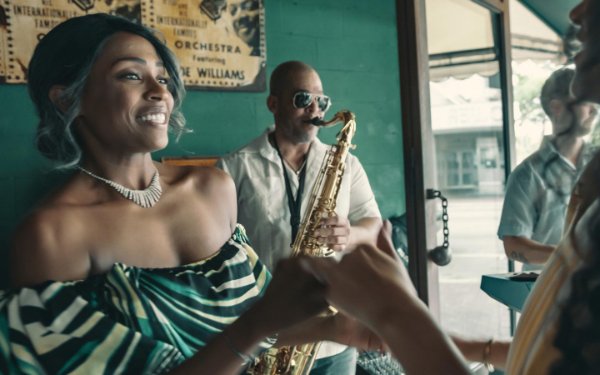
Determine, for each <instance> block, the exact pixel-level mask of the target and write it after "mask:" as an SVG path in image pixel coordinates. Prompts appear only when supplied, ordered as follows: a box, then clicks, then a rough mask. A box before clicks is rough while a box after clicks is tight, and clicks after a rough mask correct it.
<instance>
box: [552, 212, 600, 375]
mask: <svg viewBox="0 0 600 375" xmlns="http://www.w3.org/2000/svg"><path fill="white" fill-rule="evenodd" d="M597 211H598V210H594V211H592V212H591V214H593V215H597ZM590 222H591V225H587V227H585V228H584V231H585V236H586V237H588V238H587V239H586V240H587V241H586V242H588V243H590V244H591V246H590V248H589V249H587V250H588V251H586V252H584V254H583V256H584V261H583V265H582V266H581V268H579V269H578V270H577V271H575V272H574V273H573V275H572V276H571V279H570V291H569V294H568V297H567V299H566V300H565V301H564V303H563V305H562V306H561V312H560V315H559V320H558V329H557V333H556V337H555V339H554V346H555V347H556V348H557V349H558V350H559V351H560V353H561V357H560V358H559V359H558V360H557V361H556V362H555V363H554V364H553V365H552V367H551V369H550V374H551V375H559V374H560V375H562V374H577V375H587V374H600V219H599V218H597V217H596V218H594V219H593V220H590ZM573 243H575V244H576V241H575V240H574V241H573Z"/></svg>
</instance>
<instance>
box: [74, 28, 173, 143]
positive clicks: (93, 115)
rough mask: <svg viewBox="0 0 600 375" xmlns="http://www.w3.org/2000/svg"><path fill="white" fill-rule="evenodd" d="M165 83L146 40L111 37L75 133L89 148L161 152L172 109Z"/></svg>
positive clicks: (84, 97)
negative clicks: (77, 132)
mask: <svg viewBox="0 0 600 375" xmlns="http://www.w3.org/2000/svg"><path fill="white" fill-rule="evenodd" d="M168 82H169V77H168V74H167V72H166V69H165V67H164V64H163V62H162V60H161V59H160V57H159V56H158V54H157V53H156V50H155V49H154V47H153V46H152V44H150V42H148V41H147V40H146V39H144V38H143V37H141V36H138V35H135V34H130V33H124V32H119V33H116V34H114V35H113V36H111V37H110V38H109V40H108V41H107V43H106V44H105V46H104V48H103V50H102V52H101V54H100V56H99V57H98V59H97V60H96V62H95V63H94V65H93V66H92V70H91V73H90V76H89V77H88V80H87V82H86V85H85V88H84V92H83V95H82V101H81V109H80V114H79V117H78V128H77V129H78V131H79V134H80V135H81V136H82V137H83V138H84V139H85V141H86V145H87V146H88V147H87V148H88V149H89V148H90V147H95V148H100V149H102V150H105V151H107V152H113V153H116V154H132V153H144V152H151V151H155V150H158V149H162V148H164V147H165V146H166V145H167V143H168V134H167V130H168V125H169V117H170V115H171V111H172V109H173V96H172V95H171V93H170V92H169V90H168V87H167V86H168Z"/></svg>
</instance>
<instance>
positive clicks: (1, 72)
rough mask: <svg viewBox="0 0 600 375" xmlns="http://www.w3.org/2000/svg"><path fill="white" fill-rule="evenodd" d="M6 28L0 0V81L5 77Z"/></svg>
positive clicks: (6, 24)
mask: <svg viewBox="0 0 600 375" xmlns="http://www.w3.org/2000/svg"><path fill="white" fill-rule="evenodd" d="M7 28H8V20H7V19H6V12H5V11H4V5H3V4H2V3H1V2H0V83H3V82H5V77H6V65H5V55H6V35H7V34H6V32H7V31H8V30H7Z"/></svg>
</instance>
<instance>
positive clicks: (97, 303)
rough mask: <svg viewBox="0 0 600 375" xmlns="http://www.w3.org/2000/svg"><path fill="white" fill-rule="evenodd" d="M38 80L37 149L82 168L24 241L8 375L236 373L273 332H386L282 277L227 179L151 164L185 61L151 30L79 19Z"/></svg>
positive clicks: (18, 248) (37, 63) (2, 310)
mask: <svg viewBox="0 0 600 375" xmlns="http://www.w3.org/2000/svg"><path fill="white" fill-rule="evenodd" d="M28 85H29V92H30V96H31V98H32V100H33V103H34V105H35V108H36V110H37V113H38V116H39V119H40V122H39V125H38V131H37V139H36V141H37V147H38V149H39V151H40V152H41V153H42V154H43V155H45V156H46V157H48V158H49V159H50V160H52V161H54V162H56V163H57V166H58V167H60V168H63V169H67V168H71V169H72V171H73V173H72V175H71V176H70V178H69V179H68V180H67V181H66V183H65V184H64V185H62V186H60V187H59V188H58V189H57V190H56V191H54V192H52V193H51V194H50V195H48V196H47V197H46V198H45V199H44V200H43V201H42V202H40V204H39V205H38V206H37V207H36V208H35V209H34V210H33V211H32V212H31V213H30V214H29V215H28V216H27V217H26V218H25V219H24V220H23V222H22V223H20V224H19V226H18V228H17V230H16V233H15V235H14V240H13V244H12V249H11V267H10V271H11V280H12V285H13V287H14V288H13V289H11V290H9V291H3V292H0V322H1V324H0V332H1V335H0V373H3V374H9V373H10V374H17V373H48V374H66V373H74V372H75V373H98V372H102V373H111V374H113V373H114V374H117V373H128V374H142V373H143V374H147V373H152V374H159V373H172V374H190V373H197V374H235V373H239V372H240V371H241V370H242V366H244V365H245V364H247V363H248V362H250V361H252V357H253V355H254V354H256V353H257V352H258V351H260V350H261V348H267V347H270V346H272V345H273V344H274V343H275V341H276V340H275V338H274V335H276V334H279V341H278V344H281V345H290V344H299V343H304V342H311V341H315V340H322V339H332V340H339V341H343V342H345V343H347V344H352V345H357V346H359V347H362V346H363V344H364V343H367V342H368V341H366V340H369V339H374V337H372V335H371V334H370V332H368V331H367V330H365V329H362V327H361V326H360V325H359V324H358V323H356V322H355V321H354V320H352V319H349V318H345V317H344V316H343V315H341V314H338V315H336V316H334V317H320V316H318V315H317V314H318V313H320V312H321V311H323V310H324V309H325V308H326V306H327V304H326V303H325V301H324V298H323V287H322V285H320V284H319V283H318V282H317V281H316V280H315V279H314V277H312V275H310V274H308V273H307V272H305V271H303V270H302V269H301V268H300V267H299V266H298V265H295V264H293V263H292V262H290V261H287V260H282V261H281V262H280V264H279V267H278V270H277V271H276V272H275V274H274V276H273V277H272V276H271V274H270V273H269V271H268V270H267V269H266V268H265V267H264V266H263V264H262V263H261V262H260V261H259V260H258V258H257V256H256V254H255V253H254V251H253V250H252V248H251V247H250V246H249V244H248V238H247V237H246V234H245V231H244V229H243V227H241V226H240V225H238V224H237V206H236V199H235V186H234V184H233V182H232V180H231V178H230V177H229V176H228V175H227V174H226V173H224V172H222V171H220V170H218V169H216V168H194V167H175V166H168V165H163V164H161V163H157V162H155V161H153V160H152V157H151V153H152V152H153V151H156V150H160V149H162V148H164V147H166V145H167V144H168V141H169V136H168V132H169V129H170V130H172V131H173V132H174V133H175V134H176V135H179V134H181V133H183V132H185V126H184V125H185V121H184V118H183V115H182V114H181V112H180V109H179V108H180V104H181V101H182V99H183V96H184V87H183V83H182V80H181V77H180V73H179V66H178V63H177V61H176V60H175V58H174V56H173V54H172V53H171V51H170V50H169V49H168V48H167V47H166V46H165V45H164V44H163V43H162V42H161V41H160V40H159V39H158V38H157V37H156V36H155V35H154V33H153V32H152V31H151V30H149V29H147V28H146V27H144V26H141V25H139V24H135V23H132V22H130V21H128V20H126V19H124V18H121V17H116V16H111V15H107V14H92V15H87V16H82V17H75V18H72V19H69V20H67V21H65V22H63V23H61V24H60V25H58V26H57V27H55V28H54V29H52V30H51V31H50V32H49V33H48V34H47V35H46V36H45V37H44V38H43V39H42V40H41V41H40V42H39V44H38V46H37V47H36V49H35V52H34V54H33V57H32V59H31V62H30V65H29V75H28ZM287 329H289V330H287ZM373 342H376V341H373Z"/></svg>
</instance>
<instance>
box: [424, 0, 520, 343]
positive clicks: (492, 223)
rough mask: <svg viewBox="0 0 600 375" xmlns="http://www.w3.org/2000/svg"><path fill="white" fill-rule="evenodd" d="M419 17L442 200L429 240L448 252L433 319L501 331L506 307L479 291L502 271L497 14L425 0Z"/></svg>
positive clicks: (464, 3)
mask: <svg viewBox="0 0 600 375" xmlns="http://www.w3.org/2000/svg"><path fill="white" fill-rule="evenodd" d="M425 15H426V25H427V28H426V29H427V45H428V56H429V61H428V62H429V64H428V65H429V101H430V110H431V135H432V137H431V138H429V139H427V138H424V139H423V142H430V143H431V146H430V148H431V150H432V153H433V158H432V161H433V163H434V165H433V166H432V167H435V169H436V171H437V173H436V175H435V176H436V177H437V179H436V180H435V181H434V186H436V188H435V190H438V191H439V192H440V193H439V194H440V195H441V196H443V197H444V198H446V199H447V208H446V209H447V213H446V214H445V215H444V212H443V210H442V207H441V206H440V207H439V208H436V209H435V211H436V213H437V214H436V219H437V225H436V226H435V228H436V229H437V233H436V236H437V243H438V244H439V243H443V242H444V240H447V241H448V244H449V250H450V252H451V254H452V260H451V261H450V263H449V264H448V265H445V266H443V267H440V268H439V270H438V272H439V313H440V322H441V324H442V326H443V327H444V328H446V329H447V330H448V331H449V332H455V333H458V334H460V335H465V336H469V337H490V336H494V337H508V336H509V335H510V315H509V312H508V309H507V307H506V306H504V305H502V304H501V303H499V302H497V301H495V300H493V299H492V298H490V297H489V296H488V295H487V294H485V293H484V292H483V291H482V290H481V289H480V284H481V277H482V275H483V274H496V273H505V272H507V271H508V268H507V265H508V261H507V258H506V256H505V254H504V249H503V246H502V243H501V241H500V240H498V238H497V236H496V231H497V229H498V223H499V220H500V213H501V210H502V202H503V199H504V193H503V191H504V179H505V175H506V173H505V171H506V169H507V168H506V167H507V166H506V161H505V160H506V159H507V158H506V150H507V149H508V147H507V142H506V139H507V138H506V132H505V127H506V126H507V125H508V120H507V119H505V114H506V113H507V112H506V108H504V99H505V98H506V95H504V94H503V90H506V89H507V87H506V86H503V85H502V84H501V82H502V81H503V79H504V78H505V77H503V74H505V71H504V70H503V69H502V64H503V63H504V61H503V60H502V59H505V56H504V55H503V53H502V48H501V39H500V38H499V36H500V35H502V22H501V13H499V12H498V11H497V10H494V9H491V8H490V7H488V6H486V4H482V2H475V1H471V0H426V1H425ZM444 219H447V223H444ZM444 228H447V229H445V230H446V234H448V235H449V236H448V238H447V239H446V238H444V233H442V232H443V231H444ZM440 229H441V230H440Z"/></svg>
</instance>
